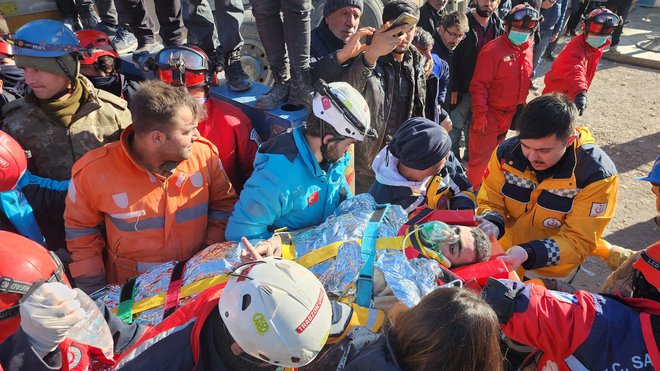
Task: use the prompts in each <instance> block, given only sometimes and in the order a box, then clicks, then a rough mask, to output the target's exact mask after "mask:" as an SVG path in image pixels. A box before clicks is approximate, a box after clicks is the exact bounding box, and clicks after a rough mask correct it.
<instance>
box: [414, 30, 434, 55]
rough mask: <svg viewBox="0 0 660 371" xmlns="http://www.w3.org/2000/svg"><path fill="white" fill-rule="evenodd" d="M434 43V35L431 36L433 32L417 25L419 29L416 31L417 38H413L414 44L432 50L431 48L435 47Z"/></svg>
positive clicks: (422, 48)
mask: <svg viewBox="0 0 660 371" xmlns="http://www.w3.org/2000/svg"><path fill="white" fill-rule="evenodd" d="M433 43H434V40H433V36H431V34H430V33H429V32H428V31H426V30H425V29H423V28H421V27H417V31H415V38H414V39H413V41H412V44H413V45H415V47H416V48H417V49H419V50H428V51H431V49H433Z"/></svg>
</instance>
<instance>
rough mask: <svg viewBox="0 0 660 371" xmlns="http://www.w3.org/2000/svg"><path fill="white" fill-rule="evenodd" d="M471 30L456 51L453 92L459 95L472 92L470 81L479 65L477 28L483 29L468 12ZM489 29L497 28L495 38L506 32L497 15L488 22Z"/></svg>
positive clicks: (470, 12) (469, 11)
mask: <svg viewBox="0 0 660 371" xmlns="http://www.w3.org/2000/svg"><path fill="white" fill-rule="evenodd" d="M466 15H467V18H468V23H469V24H470V30H469V31H468V32H467V33H466V34H465V39H464V40H463V41H461V43H460V44H458V46H457V47H456V50H454V69H453V70H452V75H453V76H452V89H451V90H452V91H458V92H459V93H463V94H465V93H468V92H469V91H470V90H469V88H470V81H472V74H473V73H474V66H476V65H477V55H478V54H479V50H478V49H477V32H476V31H475V28H476V27H481V25H480V24H479V22H477V20H476V19H475V18H474V15H472V11H471V10H468V12H467V13H466ZM488 27H495V37H494V38H493V39H495V38H497V37H498V36H500V35H501V34H502V33H503V32H504V27H503V26H502V20H500V18H499V17H498V16H497V14H496V13H493V15H492V16H491V17H490V19H489V20H488Z"/></svg>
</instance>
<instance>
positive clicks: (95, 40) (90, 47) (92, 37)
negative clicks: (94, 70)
mask: <svg viewBox="0 0 660 371" xmlns="http://www.w3.org/2000/svg"><path fill="white" fill-rule="evenodd" d="M76 37H77V38H78V41H80V46H81V47H82V48H85V49H87V53H85V54H84V59H83V60H82V61H81V62H80V64H94V62H96V60H97V59H99V58H100V57H102V56H104V55H109V56H111V57H113V58H119V53H117V50H116V49H115V46H114V44H113V43H112V41H110V37H108V35H107V34H106V33H105V32H101V31H97V30H82V31H78V32H76Z"/></svg>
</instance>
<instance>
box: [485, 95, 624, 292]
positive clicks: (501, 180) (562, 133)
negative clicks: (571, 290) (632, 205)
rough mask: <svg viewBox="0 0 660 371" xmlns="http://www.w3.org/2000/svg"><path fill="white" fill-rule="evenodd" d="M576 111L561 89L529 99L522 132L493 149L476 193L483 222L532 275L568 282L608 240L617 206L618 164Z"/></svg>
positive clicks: (521, 121) (522, 122) (520, 126)
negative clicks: (579, 123)
mask: <svg viewBox="0 0 660 371" xmlns="http://www.w3.org/2000/svg"><path fill="white" fill-rule="evenodd" d="M576 117H577V110H576V108H575V105H574V104H573V103H572V102H571V101H570V100H569V99H568V98H567V97H566V96H564V95H559V94H551V95H543V96H541V97H538V98H535V99H534V100H532V101H531V102H529V104H528V105H527V106H526V107H525V109H524V110H523V111H522V113H521V116H520V118H519V121H518V125H519V126H518V128H519V133H520V135H518V136H516V137H513V138H510V139H508V140H506V141H504V142H502V143H501V144H500V145H499V146H498V147H497V149H496V150H495V151H494V152H493V154H492V156H491V159H490V162H489V164H488V169H487V171H486V174H485V178H484V182H483V185H482V187H481V189H480V191H479V195H478V197H477V201H478V205H479V206H478V209H477V213H478V214H479V215H480V216H481V218H483V219H482V220H483V221H482V223H481V225H480V227H482V229H484V230H486V231H489V232H491V234H493V235H494V236H495V237H497V238H498V239H499V241H500V244H501V245H502V247H504V248H505V249H506V250H509V251H507V257H505V258H504V259H505V260H507V259H515V260H517V261H519V262H523V264H522V266H523V268H525V269H526V270H527V271H528V272H527V276H528V277H530V278H533V277H537V276H540V277H553V278H558V279H563V280H566V281H570V280H571V279H572V277H573V276H574V275H575V272H576V271H577V268H578V267H579V265H580V264H581V263H582V262H584V260H585V259H586V258H587V257H588V256H589V255H591V254H592V253H594V251H595V249H596V247H597V246H601V245H605V244H607V243H606V242H605V241H603V240H602V239H601V236H602V234H603V230H604V229H605V227H606V226H607V223H609V221H610V219H612V216H613V215H614V209H615V207H616V193H617V189H618V182H619V180H618V176H617V170H616V167H615V166H614V163H613V162H612V160H611V159H610V158H609V157H608V156H607V154H606V153H605V152H603V150H601V149H600V148H599V147H598V146H597V145H595V140H594V138H593V136H592V135H591V132H590V131H589V129H587V128H583V127H578V128H576V127H575V126H574V125H575V119H576ZM530 270H531V272H530Z"/></svg>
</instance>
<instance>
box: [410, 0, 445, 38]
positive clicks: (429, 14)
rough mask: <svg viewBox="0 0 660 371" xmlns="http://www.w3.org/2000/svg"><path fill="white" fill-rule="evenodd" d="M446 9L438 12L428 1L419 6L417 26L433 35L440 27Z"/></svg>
mask: <svg viewBox="0 0 660 371" xmlns="http://www.w3.org/2000/svg"><path fill="white" fill-rule="evenodd" d="M445 9H446V8H445ZM445 9H443V10H442V12H438V11H437V10H435V8H434V7H432V6H431V4H429V2H428V1H427V2H425V3H424V5H422V6H420V7H419V22H417V27H421V28H423V29H424V30H425V31H427V32H428V33H430V34H431V35H433V34H434V33H435V31H436V30H437V29H438V27H440V22H442V16H443V15H445Z"/></svg>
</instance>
